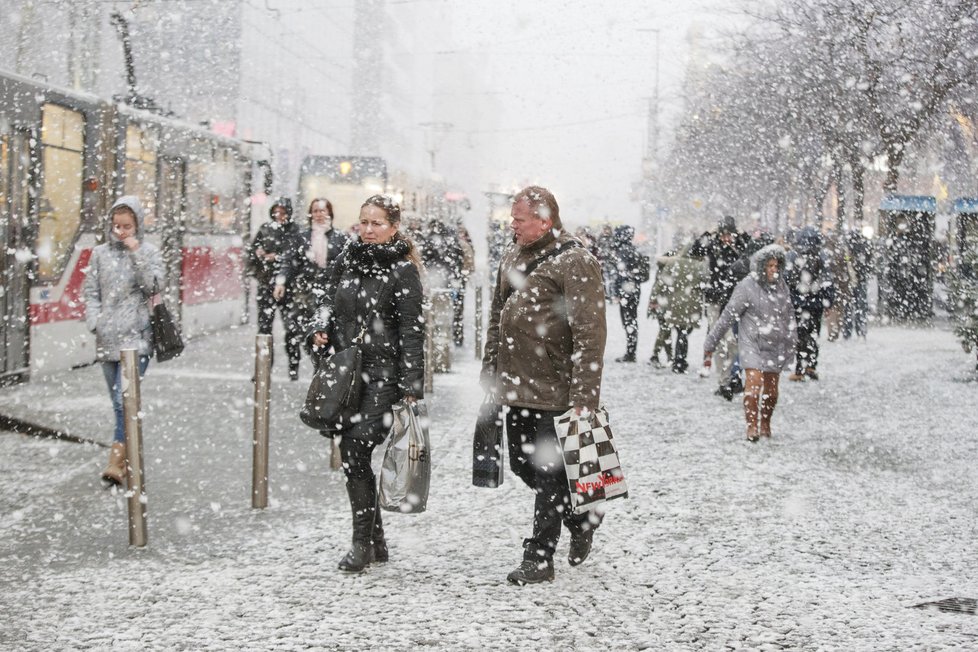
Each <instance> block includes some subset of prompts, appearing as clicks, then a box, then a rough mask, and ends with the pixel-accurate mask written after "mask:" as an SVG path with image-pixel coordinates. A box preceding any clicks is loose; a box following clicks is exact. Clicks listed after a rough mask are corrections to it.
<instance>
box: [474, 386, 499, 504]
mask: <svg viewBox="0 0 978 652" xmlns="http://www.w3.org/2000/svg"><path fill="white" fill-rule="evenodd" d="M503 419H504V416H503V406H502V405H500V404H499V403H496V402H495V401H493V400H492V399H491V397H489V396H486V400H485V401H484V402H483V403H482V406H481V407H480V408H479V418H478V419H476V422H475V436H474V437H473V438H472V484H474V485H475V486H476V487H489V488H490V489H493V488H495V487H498V486H499V485H501V484H502V483H503V445H504V444H503Z"/></svg>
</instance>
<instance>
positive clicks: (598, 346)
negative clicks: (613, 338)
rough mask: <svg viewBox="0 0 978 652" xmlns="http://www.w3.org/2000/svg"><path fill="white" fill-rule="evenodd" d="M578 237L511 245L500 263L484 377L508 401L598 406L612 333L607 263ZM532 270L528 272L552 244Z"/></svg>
mask: <svg viewBox="0 0 978 652" xmlns="http://www.w3.org/2000/svg"><path fill="white" fill-rule="evenodd" d="M571 240H573V238H572V237H571V236H570V235H568V234H566V233H560V235H559V236H555V235H554V232H549V233H546V234H544V235H543V236H542V237H541V238H540V239H538V240H536V241H535V242H532V243H530V244H528V245H524V246H519V245H515V244H514V245H512V246H511V247H510V248H509V249H507V250H506V252H505V253H504V254H503V258H502V261H501V262H500V265H499V274H498V277H497V281H496V290H495V293H494V295H493V299H492V308H491V312H490V317H489V329H488V333H487V335H486V351H485V355H484V357H483V360H482V383H483V385H484V386H486V387H490V388H492V391H493V393H494V394H495V396H496V398H497V400H498V401H499V402H500V403H502V404H505V405H512V406H518V407H526V408H531V409H534V410H546V411H561V412H562V411H564V410H566V409H567V408H568V407H571V406H587V407H590V408H596V407H598V406H599V405H600V400H601V372H602V369H603V366H604V347H605V340H606V338H607V325H606V323H605V297H604V285H603V283H602V277H601V266H600V264H599V263H598V261H597V259H596V258H595V257H594V256H592V255H591V254H590V253H589V252H588V251H587V249H585V248H584V247H567V244H568V243H569V242H570V241H571ZM563 247H567V250H566V251H563V252H561V253H559V254H557V255H556V256H555V257H554V258H551V259H549V260H546V261H544V262H543V263H541V264H540V266H539V267H537V268H536V270H534V271H533V272H532V273H531V274H530V275H529V276H524V275H523V271H524V270H525V269H526V266H527V265H528V264H529V263H530V262H531V261H532V260H534V259H536V258H539V257H541V256H543V255H545V254H547V253H549V252H550V251H552V250H554V249H557V248H563Z"/></svg>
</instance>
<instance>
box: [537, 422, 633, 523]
mask: <svg viewBox="0 0 978 652" xmlns="http://www.w3.org/2000/svg"><path fill="white" fill-rule="evenodd" d="M554 426H555V427H556V429H557V437H558V438H559V439H560V447H561V449H562V450H563V453H564V456H563V457H564V469H565V470H566V471H567V484H568V488H569V489H570V496H571V505H573V507H574V513H575V514H582V513H584V512H586V511H588V510H589V509H592V508H593V507H595V506H597V505H600V504H602V503H605V502H607V501H609V500H612V499H613V498H627V497H628V486H627V485H626V484H625V474H624V472H623V471H622V469H621V461H620V460H619V459H618V451H617V449H616V448H615V439H614V436H613V435H612V433H611V425H610V424H609V423H608V412H607V410H605V409H603V408H602V409H600V410H596V411H595V412H591V413H589V414H586V415H585V414H582V415H580V416H578V415H577V414H575V412H574V409H573V408H571V409H570V410H568V411H567V412H565V413H564V414H562V415H560V416H559V417H554Z"/></svg>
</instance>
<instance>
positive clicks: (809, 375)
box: [805, 367, 818, 380]
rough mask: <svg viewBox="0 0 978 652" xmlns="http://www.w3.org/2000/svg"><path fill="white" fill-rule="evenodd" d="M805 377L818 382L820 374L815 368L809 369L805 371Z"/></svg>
mask: <svg viewBox="0 0 978 652" xmlns="http://www.w3.org/2000/svg"><path fill="white" fill-rule="evenodd" d="M805 376H806V377H807V378H809V379H810V380H818V372H817V371H815V367H808V368H806V369H805Z"/></svg>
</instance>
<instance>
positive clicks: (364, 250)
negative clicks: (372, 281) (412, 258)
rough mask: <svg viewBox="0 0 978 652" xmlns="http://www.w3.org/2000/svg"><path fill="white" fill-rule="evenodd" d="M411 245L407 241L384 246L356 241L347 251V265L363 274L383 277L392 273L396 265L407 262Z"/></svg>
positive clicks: (392, 241) (388, 243) (395, 241)
mask: <svg viewBox="0 0 978 652" xmlns="http://www.w3.org/2000/svg"><path fill="white" fill-rule="evenodd" d="M410 251H411V245H410V244H409V243H408V242H407V241H406V240H399V239H398V240H390V241H388V242H385V243H384V244H372V243H368V242H362V241H360V240H355V241H353V242H351V243H350V244H349V246H348V248H347V251H346V261H347V262H346V264H347V265H348V266H349V267H350V268H351V269H354V270H356V271H358V272H360V273H361V274H366V275H369V276H377V277H383V276H386V275H387V274H389V273H390V270H391V268H392V267H394V264H395V263H397V262H398V261H400V260H405V258H406V257H407V255H408V252H410Z"/></svg>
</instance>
